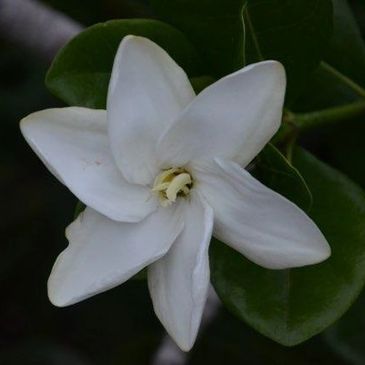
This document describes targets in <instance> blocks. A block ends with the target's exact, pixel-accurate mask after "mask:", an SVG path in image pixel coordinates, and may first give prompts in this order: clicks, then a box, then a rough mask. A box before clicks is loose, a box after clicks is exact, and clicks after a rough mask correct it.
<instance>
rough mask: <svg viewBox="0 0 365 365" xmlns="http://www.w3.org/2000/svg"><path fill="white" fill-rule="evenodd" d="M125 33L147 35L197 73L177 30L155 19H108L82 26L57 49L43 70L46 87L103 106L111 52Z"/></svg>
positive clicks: (80, 103)
mask: <svg viewBox="0 0 365 365" xmlns="http://www.w3.org/2000/svg"><path fill="white" fill-rule="evenodd" d="M128 34H134V35H138V36H144V37H147V38H150V39H151V40H153V41H154V42H156V43H157V44H159V45H160V46H161V47H162V48H164V49H165V50H166V51H167V52H168V53H169V54H170V55H171V57H173V58H174V59H175V61H176V62H177V63H178V64H179V65H180V66H181V67H183V69H184V70H185V71H186V72H187V73H188V74H189V75H190V76H195V75H196V74H198V71H197V65H198V58H197V55H196V53H195V51H194V49H193V47H192V45H191V44H190V43H189V42H188V41H187V40H186V38H185V37H184V35H183V34H182V33H181V32H179V31H178V30H176V29H174V28H172V27H171V26H169V25H167V24H164V23H162V22H159V21H156V20H143V19H127V20H112V21H109V22H106V23H101V24H96V25H94V26H92V27H90V28H88V29H86V30H85V31H84V32H82V33H81V34H79V35H77V36H76V37H75V38H74V39H73V40H71V41H70V42H69V43H68V44H67V45H66V46H65V47H64V48H63V49H62V50H61V51H60V52H59V54H58V56H57V57H56V59H55V60H54V62H53V64H52V66H51V68H50V70H49V72H48V74H47V78H46V84H47V87H48V88H49V89H50V90H51V91H52V92H53V93H54V94H55V95H56V96H58V97H59V98H61V99H62V100H64V101H65V102H66V103H68V104H70V105H78V106H85V107H91V108H105V103H106V95H107V89H108V84H109V79H110V73H111V69H112V65H113V60H114V57H115V53H116V51H117V48H118V46H119V44H120V41H121V40H122V38H123V37H124V36H126V35H128Z"/></svg>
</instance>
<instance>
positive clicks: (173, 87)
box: [107, 36, 195, 184]
mask: <svg viewBox="0 0 365 365" xmlns="http://www.w3.org/2000/svg"><path fill="white" fill-rule="evenodd" d="M194 96H195V94H194V91H193V89H192V87H191V85H190V82H189V80H188V78H187V76H186V74H185V72H184V71H183V70H182V69H181V68H180V67H179V66H178V65H177V64H176V63H175V61H174V60H173V59H172V58H171V57H170V56H169V55H168V54H167V53H166V52H165V51H164V50H163V49H162V48H160V47H159V46H158V45H157V44H155V43H153V42H152V41H150V40H148V39H146V38H142V37H136V36H127V37H125V38H124V39H123V41H122V43H121V45H120V47H119V50H118V53H117V55H116V58H115V61H114V66H113V72H112V76H111V81H110V84H109V93H108V107H107V110H108V128H109V135H110V140H111V146H112V151H113V154H114V157H115V159H116V162H117V164H118V166H119V167H120V169H121V170H122V172H123V174H124V176H125V177H126V178H127V179H128V180H129V181H131V182H134V183H138V184H148V183H150V182H151V181H153V179H154V178H155V177H156V172H157V165H156V153H155V148H156V144H157V140H158V139H159V137H160V136H161V134H162V132H163V131H164V130H165V129H166V128H167V127H168V126H169V125H170V124H171V123H172V122H173V120H174V119H176V118H177V116H178V114H179V113H180V111H181V110H182V109H183V108H184V107H185V106H186V105H187V104H188V103H189V102H190V101H191V100H192V99H193V98H194Z"/></svg>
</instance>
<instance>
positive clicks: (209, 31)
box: [151, 0, 332, 100]
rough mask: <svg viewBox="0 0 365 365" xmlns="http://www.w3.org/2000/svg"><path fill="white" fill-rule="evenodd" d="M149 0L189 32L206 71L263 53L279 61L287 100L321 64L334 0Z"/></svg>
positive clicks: (227, 69)
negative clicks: (282, 69) (286, 91)
mask: <svg viewBox="0 0 365 365" xmlns="http://www.w3.org/2000/svg"><path fill="white" fill-rule="evenodd" d="M151 3H152V5H153V7H154V8H155V10H156V11H157V13H158V14H159V15H160V16H161V18H162V19H164V20H166V21H168V22H170V23H171V24H173V25H175V26H176V27H177V28H179V29H181V30H182V31H183V32H184V33H185V34H186V35H187V36H188V37H189V39H190V40H191V41H192V42H193V43H194V44H195V46H196V47H197V49H198V50H200V52H201V54H202V57H203V59H204V62H205V64H207V65H208V66H209V69H208V70H206V71H208V73H209V72H210V73H212V75H214V76H217V77H220V76H223V75H226V74H228V73H231V72H233V71H235V70H237V69H238V68H240V67H242V66H243V65H244V63H253V62H257V61H260V60H262V59H274V60H279V61H281V62H282V63H283V64H284V66H285V68H286V70H287V73H288V95H289V96H288V100H292V99H293V98H294V97H295V96H296V95H297V93H298V92H299V90H301V88H302V87H303V85H304V83H305V82H306V80H307V78H308V75H309V74H310V73H311V72H313V71H314V69H315V68H316V67H317V65H318V63H319V61H320V60H321V58H322V56H323V52H324V50H325V47H326V45H327V43H328V41H329V38H330V35H331V31H332V5H331V0H292V1H287V0H285V1H283V0H266V1H262V0H228V1H227V0H214V1H212V0H175V1H171V0H151ZM242 16H243V17H244V20H245V27H244V26H243V22H242ZM245 29H246V32H245ZM245 41H246V60H245V57H244V47H243V45H244V42H245Z"/></svg>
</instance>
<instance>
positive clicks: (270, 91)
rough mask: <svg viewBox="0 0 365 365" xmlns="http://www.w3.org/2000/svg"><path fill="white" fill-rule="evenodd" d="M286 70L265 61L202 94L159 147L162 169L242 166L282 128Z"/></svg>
mask: <svg viewBox="0 0 365 365" xmlns="http://www.w3.org/2000/svg"><path fill="white" fill-rule="evenodd" d="M285 86H286V80H285V71H284V68H283V66H282V65H281V64H280V63H278V62H276V61H265V62H261V63H256V64H253V65H250V66H248V67H245V68H243V69H242V70H240V71H237V72H235V73H233V74H231V75H228V76H226V77H224V78H223V79H221V80H219V81H218V82H216V83H215V84H213V85H211V86H209V87H208V88H206V89H205V90H204V91H203V92H201V93H200V94H199V95H198V96H197V97H196V98H195V99H194V101H193V102H192V103H191V104H190V105H189V106H188V107H187V108H186V109H185V111H184V112H183V113H182V114H181V115H180V117H179V119H178V120H177V121H176V122H175V123H174V124H173V125H172V126H171V127H170V128H169V129H168V130H167V131H166V133H165V134H164V135H163V137H162V138H161V140H160V143H159V146H158V153H159V158H160V160H161V161H162V162H163V163H164V164H169V165H176V166H182V165H184V164H185V163H187V162H189V161H191V160H197V159H211V158H214V157H222V158H228V159H234V160H235V161H237V162H239V163H241V164H242V165H244V166H245V165H247V164H248V163H249V162H250V161H251V160H252V159H253V158H254V157H255V156H256V155H257V154H258V152H259V151H260V150H261V149H262V148H263V147H264V146H265V144H266V143H267V142H268V141H269V140H270V139H271V137H272V136H273V135H274V134H275V132H276V131H277V130H278V128H279V126H280V123H281V116H282V108H283V102H284V95H285Z"/></svg>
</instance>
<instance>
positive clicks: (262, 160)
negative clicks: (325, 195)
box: [252, 144, 312, 211]
mask: <svg viewBox="0 0 365 365" xmlns="http://www.w3.org/2000/svg"><path fill="white" fill-rule="evenodd" d="M252 173H253V175H254V176H255V177H256V178H257V179H259V180H260V181H261V182H263V183H264V184H265V185H266V186H268V187H269V188H271V189H273V190H277V191H280V192H281V193H282V194H283V195H284V196H285V197H286V198H287V199H289V200H291V201H292V202H293V203H295V204H296V205H298V206H299V207H300V208H302V209H303V210H305V211H309V210H310V208H311V206H312V194H311V192H310V190H309V188H308V186H307V184H306V182H305V180H304V179H303V177H302V175H301V174H300V173H299V171H298V170H297V169H296V168H295V167H294V166H292V165H291V164H290V163H289V161H288V160H287V159H286V158H285V157H284V156H283V155H282V154H281V153H280V152H279V150H278V149H277V148H275V147H274V146H273V145H271V144H268V145H267V146H266V147H265V148H264V149H263V150H262V151H261V153H260V154H259V155H258V156H257V158H256V160H255V162H254V168H253V171H252Z"/></svg>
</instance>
